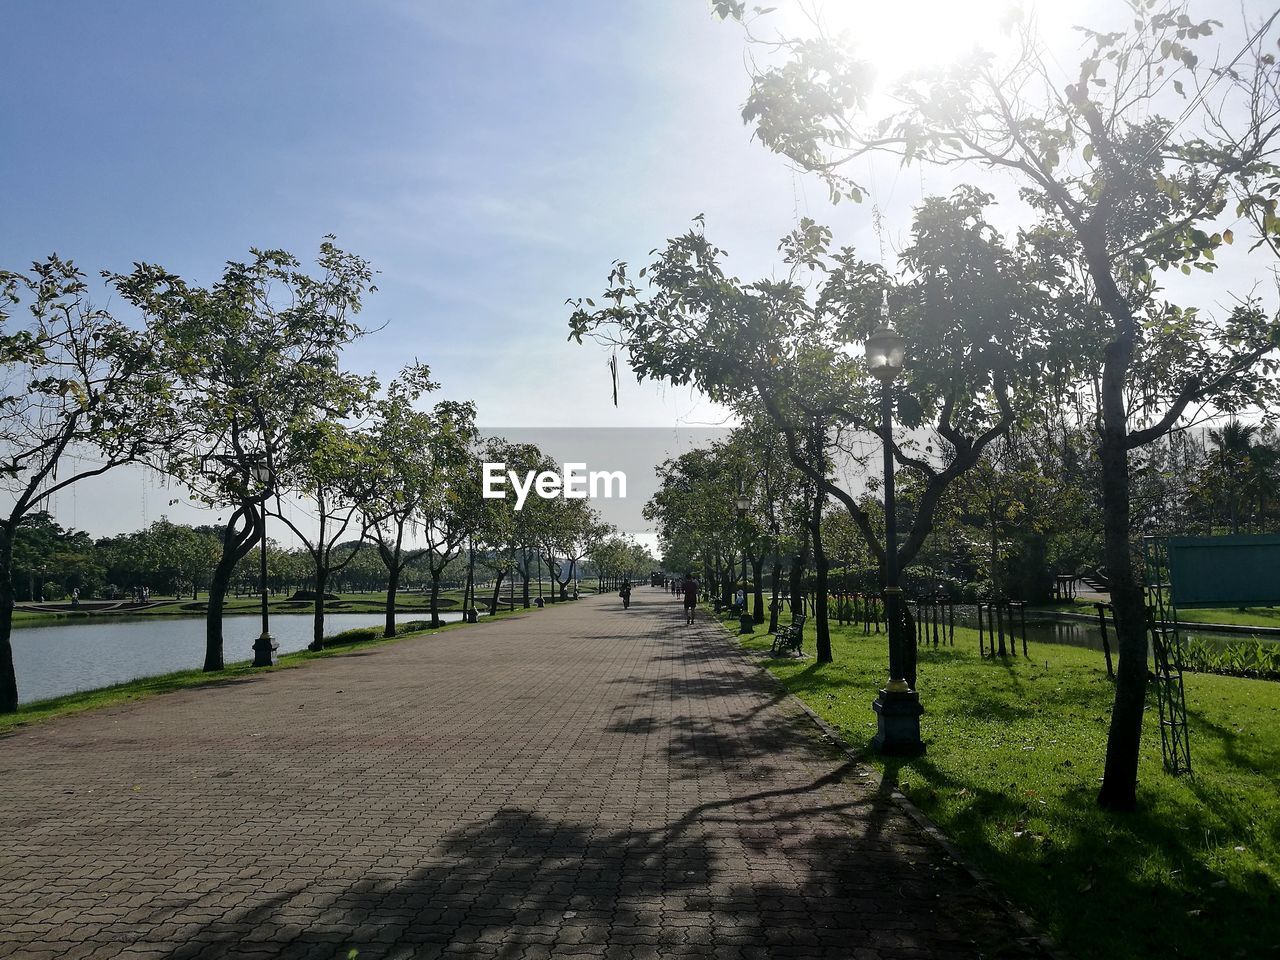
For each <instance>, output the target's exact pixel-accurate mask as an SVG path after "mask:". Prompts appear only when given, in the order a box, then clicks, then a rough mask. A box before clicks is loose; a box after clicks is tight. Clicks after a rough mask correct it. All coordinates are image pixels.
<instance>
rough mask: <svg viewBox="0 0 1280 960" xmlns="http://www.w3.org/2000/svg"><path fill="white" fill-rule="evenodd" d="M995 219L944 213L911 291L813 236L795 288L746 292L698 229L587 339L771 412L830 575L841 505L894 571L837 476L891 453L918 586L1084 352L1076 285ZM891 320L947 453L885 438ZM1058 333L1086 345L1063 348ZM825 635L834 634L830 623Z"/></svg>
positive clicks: (631, 288) (787, 247)
mask: <svg viewBox="0 0 1280 960" xmlns="http://www.w3.org/2000/svg"><path fill="white" fill-rule="evenodd" d="M990 203H991V198H990V197H989V196H988V195H986V194H984V193H982V192H981V191H978V190H975V189H973V188H968V187H966V188H961V189H959V190H957V191H956V193H955V194H954V195H953V196H952V197H950V198H947V199H940V198H933V199H931V200H928V201H926V202H925V203H924V204H923V205H922V207H921V208H920V210H919V211H918V212H917V215H916V221H915V227H914V231H913V241H912V243H911V245H910V246H909V247H908V248H907V249H906V250H905V251H904V262H905V265H906V267H907V269H908V271H909V273H908V276H907V277H906V278H905V279H904V281H903V282H901V283H894V282H893V280H892V278H890V277H889V276H888V275H887V274H886V272H885V270H884V269H883V268H882V267H881V266H880V265H878V264H873V263H868V262H866V261H863V260H861V259H859V258H858V257H857V255H856V254H855V252H854V251H853V250H851V249H849V248H844V249H841V250H839V251H836V252H832V251H831V250H830V249H829V248H830V242H831V235H830V232H829V231H828V230H827V229H826V228H824V227H822V226H820V225H818V224H816V223H814V222H813V221H810V220H804V221H802V222H801V225H800V227H799V228H797V229H796V230H795V231H793V232H792V233H791V234H789V235H788V236H787V237H784V238H783V240H782V243H781V245H780V247H781V249H782V251H783V255H784V256H783V261H784V264H785V265H786V266H787V268H788V270H789V276H788V279H786V280H761V281H757V282H755V283H752V284H743V283H741V282H740V281H738V280H737V279H736V278H734V277H732V276H730V275H729V274H727V273H726V271H725V268H724V265H723V263H722V261H723V251H721V250H719V249H718V248H716V247H715V246H714V245H713V244H712V243H710V242H709V241H708V240H707V239H706V237H705V236H704V234H703V232H702V231H701V230H700V229H695V230H692V231H690V232H689V233H686V234H685V235H683V236H681V237H678V238H675V239H673V240H670V241H668V243H667V245H666V247H665V248H664V249H663V250H662V252H661V253H660V254H659V255H658V256H657V258H656V259H655V260H654V261H653V262H651V263H650V264H648V265H646V266H645V267H643V268H642V269H641V270H640V271H639V272H638V273H637V274H636V280H634V281H633V280H632V277H631V273H630V271H629V269H628V266H627V264H625V263H621V262H617V263H615V265H614V269H613V271H612V272H611V274H610V277H609V287H608V289H607V290H606V291H605V293H604V295H603V300H604V304H605V305H604V306H601V307H597V306H596V305H595V302H594V301H589V300H576V301H573V305H574V308H575V309H574V312H573V315H572V316H571V318H570V331H571V332H570V336H571V337H573V338H576V339H578V340H581V339H582V337H584V336H593V337H595V338H596V339H599V340H602V341H604V342H607V343H610V344H614V345H619V346H621V347H622V348H623V349H625V350H626V351H627V353H628V357H629V359H630V362H631V365H632V367H633V369H634V370H635V371H636V373H637V374H638V375H639V376H641V377H642V378H643V377H659V378H663V379H667V380H670V381H671V382H673V383H676V384H692V385H693V386H696V387H698V388H699V389H700V390H702V391H703V392H704V393H705V394H707V395H708V396H709V397H710V398H711V399H713V400H716V401H719V402H723V403H727V404H731V405H734V406H735V407H737V408H738V409H740V410H743V411H746V412H751V411H756V410H761V409H762V410H764V411H766V412H767V414H768V416H769V417H770V418H771V419H772V423H773V428H774V429H775V430H777V431H779V432H780V434H781V436H782V437H783V439H784V441H785V448H786V450H787V452H788V455H789V456H790V458H791V460H792V462H793V464H794V465H795V466H796V467H797V468H798V469H799V470H800V471H801V473H802V474H803V475H804V476H805V477H806V478H807V480H808V481H809V482H810V483H811V484H813V485H815V488H816V490H815V495H814V498H813V499H811V500H810V513H809V514H808V516H809V521H808V525H809V526H810V532H809V537H808V546H809V548H811V549H814V548H816V549H814V559H815V561H816V563H817V567H818V570H819V576H820V577H821V576H823V575H824V574H823V571H824V570H825V566H826V561H825V555H824V553H823V551H822V550H821V541H820V539H815V538H814V537H813V528H814V527H815V526H817V525H820V523H821V510H822V503H821V501H823V500H825V499H826V498H828V497H830V498H834V499H835V500H836V501H837V502H839V503H841V504H842V505H843V506H844V508H845V509H846V510H847V511H848V513H849V515H850V517H851V518H852V519H853V521H854V522H855V524H856V525H857V526H858V528H859V530H860V531H861V532H862V535H863V537H864V538H865V539H866V541H867V543H868V545H869V547H870V549H871V551H872V554H873V556H874V557H875V559H876V562H877V563H878V564H879V565H881V567H882V569H883V566H884V564H885V560H886V552H885V551H886V547H885V546H884V544H883V541H882V537H880V536H879V535H878V534H877V531H876V530H875V528H874V527H873V524H872V520H871V515H870V514H869V513H868V512H867V510H866V509H864V507H863V505H862V504H861V503H860V502H859V497H858V496H857V495H856V494H855V492H854V491H853V490H851V489H846V488H845V487H843V486H841V485H840V484H838V483H836V482H835V480H834V479H833V478H832V477H831V475H830V471H831V467H832V464H833V462H834V460H835V459H836V458H837V457H838V458H840V459H842V460H845V461H850V462H855V463H856V462H857V461H859V460H860V459H864V458H865V457H866V456H867V454H868V452H869V451H868V448H867V441H868V439H872V440H875V441H876V442H878V443H889V444H890V445H891V447H892V451H893V456H894V458H895V460H896V462H897V466H898V468H899V469H900V470H902V471H904V472H907V473H911V474H915V475H916V476H917V477H918V478H919V484H920V495H919V497H918V498H917V502H916V509H915V513H914V516H913V517H912V521H911V523H910V525H909V526H908V527H907V532H906V536H905V538H904V539H903V541H902V543H901V545H900V546H898V547H897V551H898V563H899V568H900V569H903V570H905V569H906V568H907V567H908V566H909V565H910V563H911V562H912V561H913V560H914V558H915V556H916V554H917V553H918V552H919V550H920V549H921V547H922V545H923V543H924V540H925V537H926V536H927V535H928V534H929V532H930V530H931V529H932V526H933V519H934V515H935V512H936V510H937V507H938V504H939V503H940V501H941V499H942V497H943V495H944V494H945V492H946V490H947V489H948V487H949V486H950V485H951V484H953V483H954V482H955V481H956V479H957V478H959V477H960V476H962V475H963V474H964V473H965V471H967V470H969V469H970V468H971V467H972V466H973V465H974V464H975V463H976V462H977V460H978V458H979V456H980V455H981V453H982V451H983V450H984V449H985V448H986V447H987V445H988V444H990V443H991V442H992V441H994V440H995V439H996V438H998V437H1000V436H1001V435H1003V434H1004V433H1005V432H1006V431H1007V430H1008V429H1009V428H1010V426H1011V425H1012V424H1013V423H1015V422H1016V420H1017V419H1018V418H1019V417H1020V416H1024V415H1025V414H1026V412H1027V411H1028V410H1030V409H1031V408H1032V407H1033V405H1034V401H1035V399H1036V397H1037V391H1038V389H1039V386H1040V384H1041V383H1043V382H1044V381H1045V379H1046V378H1047V377H1049V376H1050V375H1051V373H1052V372H1053V367H1054V364H1056V363H1060V362H1065V360H1064V358H1067V357H1069V356H1070V355H1071V352H1072V348H1073V342H1072V340H1073V338H1074V337H1078V336H1079V332H1078V329H1074V330H1073V328H1078V327H1079V326H1080V323H1081V310H1080V303H1079V297H1078V296H1077V291H1075V290H1074V289H1073V288H1072V287H1071V285H1069V284H1066V285H1064V284H1063V282H1062V278H1061V275H1060V273H1059V271H1058V270H1057V269H1056V261H1055V259H1054V249H1053V247H1052V245H1051V244H1048V243H1046V242H1045V241H1044V239H1043V238H1041V237H1036V236H1020V237H1019V238H1018V239H1017V241H1016V243H1014V244H1013V245H1007V244H1006V242H1005V241H1004V238H1003V237H1002V236H1001V235H1000V234H999V233H998V232H997V231H996V230H995V228H994V227H993V226H992V225H991V224H990V223H989V222H988V221H987V219H986V216H985V211H986V208H987V206H988V205H989V204H990ZM646 275H647V278H648V279H647V288H642V287H641V286H639V285H638V283H639V282H640V280H641V278H643V277H644V276H646ZM807 276H813V277H816V278H817V279H816V281H815V283H814V284H813V287H812V289H810V288H809V287H808V286H807V285H806V284H804V283H802V282H801V279H802V278H804V277H807ZM882 310H888V311H889V313H890V314H891V315H892V316H893V317H894V319H895V320H896V322H897V324H898V327H899V329H900V330H901V331H902V332H903V334H904V335H906V337H907V340H908V343H909V344H910V347H911V360H910V363H909V364H908V366H907V369H906V370H905V371H904V375H903V377H902V378H901V379H900V380H899V381H898V383H896V384H895V386H894V393H895V397H894V399H895V401H896V404H895V405H896V409H897V423H895V425H894V426H897V427H899V428H906V429H907V430H911V431H915V432H916V434H917V435H918V433H919V431H921V430H922V429H924V428H928V429H929V431H930V432H931V433H932V435H933V436H932V439H931V440H930V441H927V442H924V443H920V442H918V441H917V440H914V439H913V438H912V437H911V436H910V435H909V434H908V435H905V436H904V435H903V433H901V432H898V433H895V432H894V430H893V427H891V428H890V431H889V432H888V433H885V432H884V431H883V429H882V427H881V422H880V396H881V385H880V383H879V381H877V380H875V379H874V378H873V377H871V376H870V375H869V374H868V372H867V371H866V369H865V364H864V362H863V360H862V358H861V357H860V356H858V355H857V354H858V353H860V352H861V351H855V349H854V345H855V344H856V343H858V342H860V341H862V340H865V338H866V337H867V336H868V335H869V334H870V333H871V331H872V328H873V326H874V324H875V323H876V321H877V320H878V319H880V318H881V316H882ZM1049 329H1055V330H1059V331H1062V332H1063V333H1064V334H1070V335H1071V336H1064V337H1062V338H1060V339H1058V340H1056V341H1054V342H1052V343H1050V342H1049V338H1048V337H1047V336H1046V335H1045V332H1046V331H1047V330H1049ZM815 500H816V501H817V502H816V503H815V502H814V501H815ZM882 582H883V580H882ZM819 595H820V596H819V602H820V603H822V602H824V595H823V594H822V591H821V590H820V591H819ZM815 619H817V620H818V621H819V630H821V629H822V627H821V620H822V617H817V618H815ZM820 640H821V635H820ZM824 652H825V651H824Z"/></svg>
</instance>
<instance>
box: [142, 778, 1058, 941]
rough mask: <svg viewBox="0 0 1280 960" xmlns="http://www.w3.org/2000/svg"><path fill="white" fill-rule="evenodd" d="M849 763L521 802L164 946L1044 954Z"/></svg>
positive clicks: (293, 890)
mask: <svg viewBox="0 0 1280 960" xmlns="http://www.w3.org/2000/svg"><path fill="white" fill-rule="evenodd" d="M851 771H852V765H851V764H849V763H846V764H842V765H840V766H838V767H836V768H834V769H832V770H831V771H829V772H828V773H826V774H825V775H823V776H822V777H819V778H817V779H813V780H811V781H809V782H806V783H803V784H800V785H797V786H795V787H790V788H785V789H774V790H758V791H754V792H743V793H741V794H739V795H737V796H735V797H733V798H731V799H725V800H718V801H714V802H707V803H702V804H698V805H696V806H694V807H692V808H690V809H689V810H688V811H687V812H685V813H684V814H683V815H680V816H677V817H674V818H672V819H669V820H665V821H664V820H662V819H661V818H659V819H658V820H656V821H655V822H652V823H649V824H645V823H633V824H631V825H628V826H625V827H621V828H618V829H612V830H601V829H600V824H598V823H594V824H593V823H580V822H572V821H570V820H567V819H556V818H552V817H549V816H547V815H545V814H543V813H540V812H537V811H534V810H531V809H527V808H524V807H519V806H511V807H507V808H504V809H501V810H498V811H497V812H496V813H494V814H493V815H492V816H491V817H490V818H488V819H485V820H475V821H472V822H469V823H465V824H463V825H462V826H460V827H458V828H457V829H456V830H454V831H452V832H450V833H449V834H447V835H446V836H444V837H443V838H442V839H441V840H440V841H439V843H438V844H437V845H436V846H435V848H434V849H433V850H432V851H431V853H430V856H429V862H427V863H426V864H425V865H423V866H421V867H420V868H418V869H415V870H412V871H410V872H408V873H406V874H404V875H403V876H397V877H386V876H383V877H376V876H367V877H364V878H362V879H359V880H357V881H355V882H354V883H351V884H350V885H348V886H346V887H345V888H344V889H342V890H340V891H335V892H331V893H327V894H326V895H325V896H323V897H318V896H317V895H316V891H315V890H312V889H309V888H308V885H307V884H306V883H301V882H300V883H298V884H296V885H291V886H290V888H289V889H288V890H287V891H285V892H282V893H279V894H277V895H275V896H272V897H270V898H268V899H266V900H264V901H262V902H260V903H256V904H254V905H252V906H249V907H246V908H244V909H242V910H239V911H235V912H233V913H231V914H230V915H228V916H225V917H223V918H220V919H218V920H216V921H213V922H209V923H206V924H203V925H200V926H199V927H197V928H195V929H191V930H188V931H186V937H185V939H186V942H185V943H184V944H183V945H182V946H179V947H177V948H175V949H173V950H171V951H170V952H169V953H168V954H167V956H168V957H170V958H171V960H197V958H203V957H207V956H219V957H237V956H247V955H250V954H252V955H254V956H269V957H279V958H290V960H292V958H297V960H302V958H309V957H313V956H329V957H342V956H345V955H346V951H347V950H348V949H356V950H358V951H359V953H358V956H359V958H360V960H381V958H387V960H389V958H393V957H397V958H398V957H409V956H412V957H415V958H429V957H440V956H446V955H447V956H483V957H494V958H510V960H517V958H525V957H539V956H543V957H548V956H560V955H565V954H569V953H578V952H581V953H585V954H588V955H592V956H600V957H606V958H612V957H617V958H624V957H633V956H654V955H656V953H657V952H658V951H659V950H661V951H667V950H675V951H679V952H681V954H682V955H689V956H707V957H713V956H724V955H725V951H726V950H727V949H728V948H731V947H735V946H742V947H745V948H753V947H754V948H756V951H757V952H755V953H751V952H748V953H747V954H746V955H749V956H765V955H766V952H767V955H768V956H770V957H774V956H777V957H782V956H795V957H811V958H815V960H825V958H836V957H841V958H843V957H848V956H850V955H851V953H852V952H853V951H855V950H856V949H858V948H865V949H866V950H868V951H875V950H880V951H883V952H884V953H885V954H886V955H895V954H897V953H898V952H901V953H902V955H919V956H944V955H945V956H979V955H985V956H1018V957H1033V956H1041V955H1042V954H1041V953H1040V952H1039V950H1038V948H1037V947H1036V945H1035V944H1033V943H1029V942H1027V941H1026V940H1025V939H1024V938H1023V937H1022V934H1021V932H1020V931H1019V930H1018V929H1017V928H1016V927H1015V926H1014V925H1013V924H1012V922H1011V921H1010V920H1009V918H1008V917H1007V916H1006V915H1005V914H1004V913H1003V912H1002V911H1001V910H1000V909H999V907H998V906H997V905H996V904H995V903H993V902H992V901H990V900H989V898H986V897H984V896H982V895H979V894H978V893H977V892H975V891H972V890H968V889H966V881H965V875H964V873H963V871H961V870H960V869H959V868H958V867H957V866H956V865H955V864H954V863H953V862H952V861H950V860H949V859H947V858H944V857H940V856H938V854H937V851H936V850H935V849H931V848H930V847H929V845H928V844H922V843H920V842H918V841H913V840H911V839H908V835H909V834H910V833H913V832H914V831H913V830H912V828H911V826H910V825H909V824H908V823H906V822H905V820H904V819H903V818H902V815H901V813H900V812H899V811H898V809H897V807H896V806H895V805H894V804H893V803H892V802H891V801H890V800H889V797H888V793H887V792H886V789H887V788H885V789H882V790H881V791H880V792H878V793H875V794H872V795H870V796H867V797H864V798H863V799H857V798H855V797H854V796H853V794H852V793H851V792H850V791H849V790H848V789H847V785H846V779H847V778H848V776H849V775H850V773H851ZM325 889H326V890H328V889H330V887H329V886H327V885H326V888H325ZM717 948H719V951H720V952H718V953H717ZM1001 951H1004V952H1001Z"/></svg>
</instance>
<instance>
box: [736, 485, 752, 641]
mask: <svg viewBox="0 0 1280 960" xmlns="http://www.w3.org/2000/svg"><path fill="white" fill-rule="evenodd" d="M736 506H737V508H738V530H739V533H740V535H741V536H742V607H741V609H739V610H738V633H754V632H755V629H756V621H755V618H754V617H752V616H751V614H750V613H748V612H747V511H748V510H750V509H751V498H750V497H748V496H747V490H746V487H745V486H743V485H742V484H741V483H739V484H738V502H737V504H736Z"/></svg>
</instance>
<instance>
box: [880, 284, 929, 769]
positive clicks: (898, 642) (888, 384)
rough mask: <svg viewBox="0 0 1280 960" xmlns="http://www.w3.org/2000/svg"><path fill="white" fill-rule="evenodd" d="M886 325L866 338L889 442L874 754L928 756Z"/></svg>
mask: <svg viewBox="0 0 1280 960" xmlns="http://www.w3.org/2000/svg"><path fill="white" fill-rule="evenodd" d="M888 312H889V307H888V299H887V297H886V300H885V305H884V307H883V313H884V322H883V323H882V324H881V325H880V328H879V329H878V330H876V332H875V333H873V334H871V336H869V337H867V341H866V356H867V370H868V371H869V372H870V373H871V375H872V376H874V377H876V378H877V379H878V380H879V381H880V430H881V434H882V435H883V437H884V580H885V583H884V615H885V620H886V621H887V626H888V631H889V682H888V683H886V684H885V686H884V688H883V689H882V690H881V691H880V695H879V696H878V697H876V699H875V702H874V703H873V704H872V709H874V710H875V712H876V735H875V737H874V739H873V740H872V743H873V744H874V746H875V748H876V749H877V750H878V751H879V752H880V753H884V754H894V755H908V756H910V755H915V754H920V753H923V752H924V743H923V741H921V739H920V714H921V713H923V712H924V708H923V707H922V706H921V705H920V696H919V694H917V693H916V691H915V690H913V689H911V686H910V685H909V684H908V683H907V681H906V652H907V651H906V649H905V646H904V645H905V643H906V642H907V638H906V637H905V636H903V629H902V627H903V623H902V589H901V588H900V587H899V586H898V530H897V526H898V525H897V517H896V516H895V504H894V493H893V381H894V380H896V379H897V377H898V374H900V373H901V372H902V367H903V362H904V360H905V359H906V343H905V341H904V340H903V338H902V335H901V334H900V333H898V331H896V330H894V329H893V327H891V326H889V323H888V319H889V318H888Z"/></svg>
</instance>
